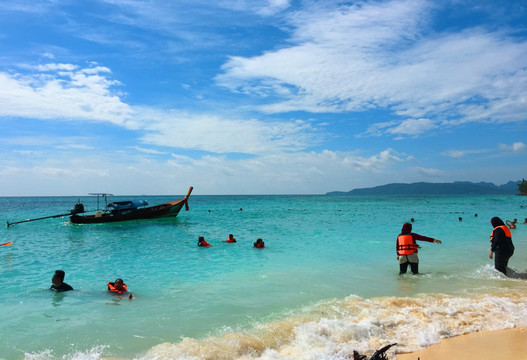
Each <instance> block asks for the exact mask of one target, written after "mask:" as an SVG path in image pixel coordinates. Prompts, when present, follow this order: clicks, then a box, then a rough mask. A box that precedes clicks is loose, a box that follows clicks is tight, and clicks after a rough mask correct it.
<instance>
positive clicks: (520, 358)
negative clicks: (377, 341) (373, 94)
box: [397, 326, 527, 360]
mask: <svg viewBox="0 0 527 360" xmlns="http://www.w3.org/2000/svg"><path fill="white" fill-rule="evenodd" d="M526 340H527V326H521V327H515V328H511V329H505V330H485V331H478V332H474V333H470V334H466V335H460V336H455V337H452V338H447V339H443V340H442V341H441V342H440V343H438V344H433V345H430V346H429V347H427V348H425V349H422V350H418V351H415V352H412V353H404V354H397V360H417V359H420V360H445V359H456V360H471V359H478V360H495V359H507V360H524V359H525V354H527V341H526Z"/></svg>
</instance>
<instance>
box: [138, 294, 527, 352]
mask: <svg viewBox="0 0 527 360" xmlns="http://www.w3.org/2000/svg"><path fill="white" fill-rule="evenodd" d="M524 295H525V294H519V293H512V292H511V293H507V294H491V295H482V296H474V297H453V296H445V295H423V296H418V297H414V298H395V297H385V298H376V299H362V298H360V297H356V296H350V297H348V298H346V299H344V300H334V301H328V302H323V303H320V304H317V305H316V306H314V307H311V308H309V309H304V310H303V311H301V312H299V313H298V314H296V315H295V316H289V317H286V318H284V319H281V320H277V321H273V322H269V323H261V324H258V325H257V326H255V327H254V328H253V329H252V330H250V331H246V332H233V333H229V334H224V335H222V336H220V337H209V338H206V339H202V340H196V339H190V338H185V339H184V340H183V341H181V342H180V343H177V344H171V343H163V344H160V345H157V346H155V347H153V348H152V349H150V351H148V353H147V354H145V355H144V356H143V357H142V359H144V360H150V359H313V360H314V359H348V358H349V357H350V356H351V355H352V354H353V351H354V350H356V351H358V352H359V353H365V354H369V355H371V354H372V353H373V352H374V351H375V350H377V349H379V348H381V347H383V346H385V345H387V344H391V343H397V344H398V345H397V346H396V347H394V348H393V350H390V352H389V354H390V356H391V357H392V358H395V353H401V352H411V351H415V350H418V349H421V348H423V347H426V346H429V345H431V344H434V343H438V342H440V341H441V339H443V338H448V337H452V336H456V335H461V334H467V333H471V332H476V331H481V330H497V329H506V328H512V327H515V326H523V325H527V297H525V296H524Z"/></svg>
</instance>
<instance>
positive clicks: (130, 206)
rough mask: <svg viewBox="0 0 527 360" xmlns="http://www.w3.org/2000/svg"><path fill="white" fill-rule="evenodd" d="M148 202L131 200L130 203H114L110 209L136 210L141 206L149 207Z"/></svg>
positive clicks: (110, 204)
mask: <svg viewBox="0 0 527 360" xmlns="http://www.w3.org/2000/svg"><path fill="white" fill-rule="evenodd" d="M147 205H148V201H147V200H129V201H114V202H111V203H109V204H108V207H109V208H114V209H115V210H125V209H135V208H138V207H141V206H147Z"/></svg>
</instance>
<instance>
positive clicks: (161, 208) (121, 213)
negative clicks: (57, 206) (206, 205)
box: [7, 186, 194, 227]
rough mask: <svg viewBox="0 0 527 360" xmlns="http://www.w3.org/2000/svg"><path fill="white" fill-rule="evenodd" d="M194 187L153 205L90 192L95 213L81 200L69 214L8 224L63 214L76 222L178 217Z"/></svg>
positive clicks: (144, 201)
mask: <svg viewBox="0 0 527 360" xmlns="http://www.w3.org/2000/svg"><path fill="white" fill-rule="evenodd" d="M193 189H194V188H193V187H192V186H191V187H190V188H189V190H188V193H187V195H185V197H184V198H183V199H180V200H175V201H170V202H167V203H163V204H159V205H153V206H148V201H146V200H129V201H115V202H111V203H108V196H112V194H106V193H94V194H90V195H96V196H97V210H96V211H95V213H94V214H91V215H90V214H85V213H86V211H85V210H84V205H83V204H82V203H81V202H80V201H79V202H78V203H77V204H75V206H74V208H73V209H72V210H70V212H69V213H67V214H59V215H52V216H45V217H41V218H38V219H28V220H23V221H17V222H12V223H9V222H8V223H7V226H8V227H9V226H12V225H15V224H20V223H23V222H29V221H35V220H42V219H49V218H56V217H63V216H69V217H70V221H71V222H72V223H74V224H100V223H109V222H117V221H129V220H141V219H157V218H165V217H176V216H177V215H178V214H179V212H180V211H181V209H182V208H183V206H185V210H188V198H189V196H190V193H191V192H192V190H193ZM101 198H102V199H104V202H105V207H104V208H103V209H102V210H101V209H100V207H99V199H101Z"/></svg>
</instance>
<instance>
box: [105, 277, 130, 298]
mask: <svg viewBox="0 0 527 360" xmlns="http://www.w3.org/2000/svg"><path fill="white" fill-rule="evenodd" d="M106 285H107V286H108V291H110V292H113V293H116V294H119V295H122V294H124V293H126V292H127V291H128V289H127V286H126V284H125V283H124V281H123V279H115V281H114V282H108V283H107V284H106ZM132 297H133V295H132V294H130V295H129V296H128V298H129V299H131V298H132Z"/></svg>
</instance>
